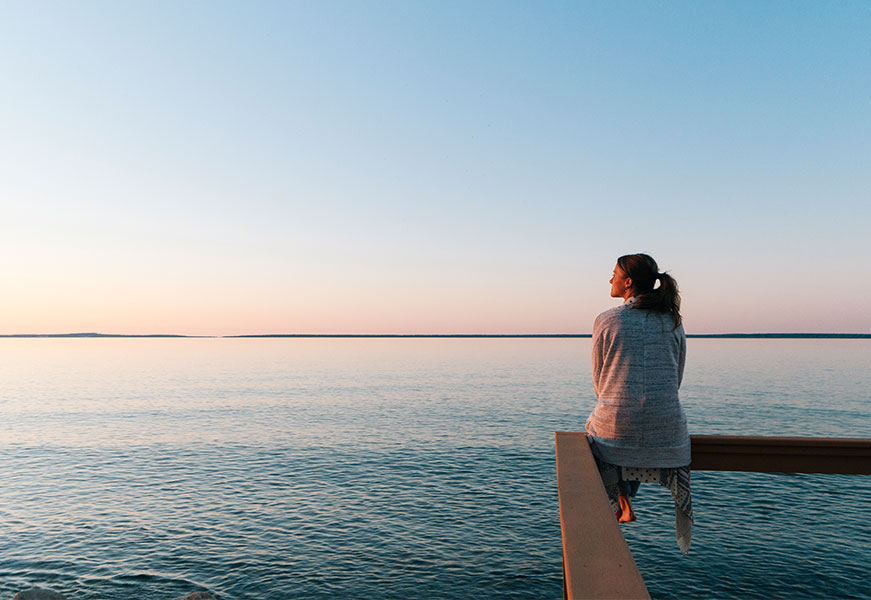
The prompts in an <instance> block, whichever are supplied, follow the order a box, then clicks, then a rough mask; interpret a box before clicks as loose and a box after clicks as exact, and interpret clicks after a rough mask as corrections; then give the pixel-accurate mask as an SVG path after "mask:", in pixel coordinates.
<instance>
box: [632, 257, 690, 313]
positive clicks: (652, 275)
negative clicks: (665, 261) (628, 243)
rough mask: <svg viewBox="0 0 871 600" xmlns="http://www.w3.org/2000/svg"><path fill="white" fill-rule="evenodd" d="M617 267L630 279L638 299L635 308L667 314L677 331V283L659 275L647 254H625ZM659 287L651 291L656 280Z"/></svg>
mask: <svg viewBox="0 0 871 600" xmlns="http://www.w3.org/2000/svg"><path fill="white" fill-rule="evenodd" d="M617 266H618V267H620V269H622V271H623V272H624V273H626V276H627V277H629V278H631V279H632V291H633V292H634V293H635V296H636V297H637V298H638V299H637V300H636V301H635V304H634V307H635V308H643V309H645V310H650V311H653V312H659V313H668V314H670V315H671V318H672V320H673V321H674V327H675V329H677V327H678V325H680V323H681V318H680V291H679V290H678V288H677V281H675V280H674V277H672V276H671V275H669V274H667V273H660V272H659V267H658V266H657V264H656V261H655V260H653V257H651V256H648V255H647V254H627V255H625V256H621V257H620V258H618V259H617ZM657 279H658V280H659V287H658V288H656V289H653V286H654V285H655V284H656V280H657Z"/></svg>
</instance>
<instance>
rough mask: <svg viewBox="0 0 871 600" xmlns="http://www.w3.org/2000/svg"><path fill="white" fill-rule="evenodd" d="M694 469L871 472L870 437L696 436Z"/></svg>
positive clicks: (769, 471)
mask: <svg viewBox="0 0 871 600" xmlns="http://www.w3.org/2000/svg"><path fill="white" fill-rule="evenodd" d="M691 438H692V463H691V465H690V468H691V469H692V470H694V471H756V472H760V473H843V474H850V475H871V439H867V438H813V437H763V436H738V435H693V436H691Z"/></svg>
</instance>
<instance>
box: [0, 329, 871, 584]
mask: <svg viewBox="0 0 871 600" xmlns="http://www.w3.org/2000/svg"><path fill="white" fill-rule="evenodd" d="M589 348H590V341H589V340H588V339H546V340H536V339H483V340H482V339H18V340H15V339H6V340H0V364H2V366H0V369H2V379H0V474H2V477H3V480H2V485H0V596H2V597H7V596H11V595H12V594H14V592H15V591H18V590H20V589H23V588H25V587H29V586H30V585H46V586H49V587H52V588H54V589H58V590H61V591H64V592H66V593H67V594H68V595H70V596H71V597H75V598H93V599H96V598H129V597H136V598H155V599H157V598H160V599H164V598H172V597H175V596H178V595H182V594H184V593H188V592H190V591H193V590H194V589H211V590H212V591H214V592H216V593H218V594H220V596H221V597H222V598H286V597H292V596H303V597H335V596H337V595H339V596H348V595H351V596H355V597H356V596H377V597H395V598H399V597H409V596H411V597H423V596H438V597H445V598H468V597H470V596H484V597H499V598H502V597H509V598H510V597H516V598H527V597H536V598H539V597H558V596H559V595H561V572H560V568H561V552H560V532H559V516H558V508H557V502H556V480H555V472H554V462H553V432H554V431H557V430H578V429H581V428H582V427H583V422H584V419H585V417H586V415H587V413H588V412H589V410H590V408H591V407H592V404H593V399H592V390H591V385H590V381H589V380H590V374H589V358H588V356H589ZM869 358H871V343H868V342H867V341H865V340H710V339H691V340H689V362H688V367H687V369H688V371H687V375H686V379H685V382H684V389H683V390H682V395H683V398H684V403H685V405H686V409H687V413H688V415H689V419H690V423H691V430H692V431H693V433H741V434H771V435H824V436H852V437H871V418H869V417H871V409H869V403H868V400H869V397H868V396H869V392H868V390H869V389H871V374H869V370H868V369H867V367H868V365H869ZM693 477H694V505H695V509H696V513H697V519H698V525H697V527H696V531H695V537H694V546H693V551H692V552H691V553H690V555H688V556H686V557H684V556H681V555H680V553H679V552H678V551H677V549H676V547H675V544H674V540H673V537H674V530H673V521H672V519H673V517H672V513H671V511H672V508H671V507H670V506H669V498H668V494H667V492H666V491H665V490H659V489H654V488H656V487H657V486H646V487H645V488H643V489H642V492H641V493H640V495H639V499H638V502H637V508H638V512H639V521H638V522H637V523H634V524H632V525H629V526H626V527H625V528H624V532H625V533H626V536H627V539H628V541H629V544H630V547H631V548H632V549H633V552H634V554H635V556H636V559H637V561H638V563H639V567H640V568H641V569H642V572H643V574H644V576H645V580H646V581H647V583H648V586H649V588H650V590H651V593H652V594H653V595H654V596H659V597H675V596H694V597H734V596H740V597H760V598H761V597H770V596H775V597H785V596H789V597H794V596H804V597H819V596H832V595H834V596H838V597H862V596H863V595H866V594H867V588H866V584H865V578H866V572H867V564H868V562H869V559H871V552H869V550H868V548H867V543H866V542H865V540H867V539H871V530H869V525H868V523H869V518H868V517H869V509H868V506H869V505H871V502H869V500H871V484H869V481H868V478H867V477H858V476H852V477H851V476H834V475H829V476H822V475H760V474H741V473H738V474H732V473H696V474H694V476H693ZM833 590H834V591H833Z"/></svg>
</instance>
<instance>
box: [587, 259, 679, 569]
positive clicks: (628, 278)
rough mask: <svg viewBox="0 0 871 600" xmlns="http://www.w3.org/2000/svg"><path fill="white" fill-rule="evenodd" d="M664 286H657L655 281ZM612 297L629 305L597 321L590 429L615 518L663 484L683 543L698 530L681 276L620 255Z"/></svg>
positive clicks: (628, 516) (629, 514)
mask: <svg viewBox="0 0 871 600" xmlns="http://www.w3.org/2000/svg"><path fill="white" fill-rule="evenodd" d="M657 281H658V282H659V286H656V282H657ZM610 283H611V296H612V297H614V298H623V304H622V305H621V306H618V307H616V308H612V309H610V310H607V311H605V312H603V313H602V314H600V315H599V316H598V317H596V321H595V324H594V325H593V389H594V391H595V393H596V398H597V400H598V402H597V404H596V407H595V408H594V409H593V412H592V413H591V414H590V417H589V418H588V419H587V424H586V430H587V433H588V435H589V438H590V444H591V448H592V451H593V455H594V456H595V457H596V461H597V464H598V466H599V471H600V473H601V475H602V482H603V483H604V484H605V489H606V491H607V492H608V497H609V499H610V501H611V506H612V508H613V509H614V513H615V515H616V517H617V520H618V521H620V522H621V523H627V522H629V521H634V520H635V514H634V512H633V510H632V503H631V501H630V497H632V496H634V495H635V492H636V491H637V489H638V486H639V484H640V483H642V482H655V483H660V484H662V485H663V486H665V487H668V488H669V489H670V490H671V493H672V496H673V497H674V501H675V513H676V517H677V519H676V525H677V542H678V547H680V549H681V551H682V552H684V553H686V552H688V551H689V546H690V538H691V533H692V522H693V513H692V504H691V498H690V470H689V463H690V437H689V433H688V431H687V421H686V415H685V414H684V411H683V408H682V407H681V405H680V400H679V398H678V388H679V387H680V383H681V379H682V378H683V371H684V364H685V359H686V336H685V335H684V330H683V326H682V325H681V316H680V295H679V293H678V287H677V282H676V281H675V280H674V279H673V278H672V277H671V276H670V275H668V274H666V273H659V267H658V266H657V264H656V261H655V260H653V258H651V257H650V256H648V255H646V254H630V255H626V256H621V257H620V258H618V259H617V265H616V266H615V267H614V275H613V277H612V278H611V282H610Z"/></svg>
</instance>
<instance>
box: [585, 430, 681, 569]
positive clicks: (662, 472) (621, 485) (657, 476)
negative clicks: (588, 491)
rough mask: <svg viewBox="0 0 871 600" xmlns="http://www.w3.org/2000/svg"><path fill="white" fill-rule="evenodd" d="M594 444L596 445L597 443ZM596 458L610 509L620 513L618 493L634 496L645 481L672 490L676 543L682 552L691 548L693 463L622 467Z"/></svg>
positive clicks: (594, 455) (594, 456) (594, 454)
mask: <svg viewBox="0 0 871 600" xmlns="http://www.w3.org/2000/svg"><path fill="white" fill-rule="evenodd" d="M594 447H595V446H594ZM593 458H595V459H596V466H597V467H598V468H599V475H601V477H602V484H603V485H604V486H605V492H607V494H608V501H609V502H610V503H611V509H612V510H613V511H614V512H615V513H617V512H618V511H619V510H620V502H619V497H620V494H623V495H624V496H634V495H635V493H636V492H637V491H638V486H639V485H640V484H642V483H658V484H660V485H661V486H663V487H666V488H668V489H669V490H670V491H671V497H672V498H673V499H674V515H675V531H676V533H677V547H678V548H680V551H681V552H682V553H683V554H686V553H687V552H689V551H690V541H691V540H692V533H693V502H692V495H691V493H690V467H689V465H687V466H685V467H676V468H659V467H653V468H647V467H621V466H618V465H612V464H610V463H606V462H604V461H602V460H599V457H597V456H596V453H595V452H593Z"/></svg>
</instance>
